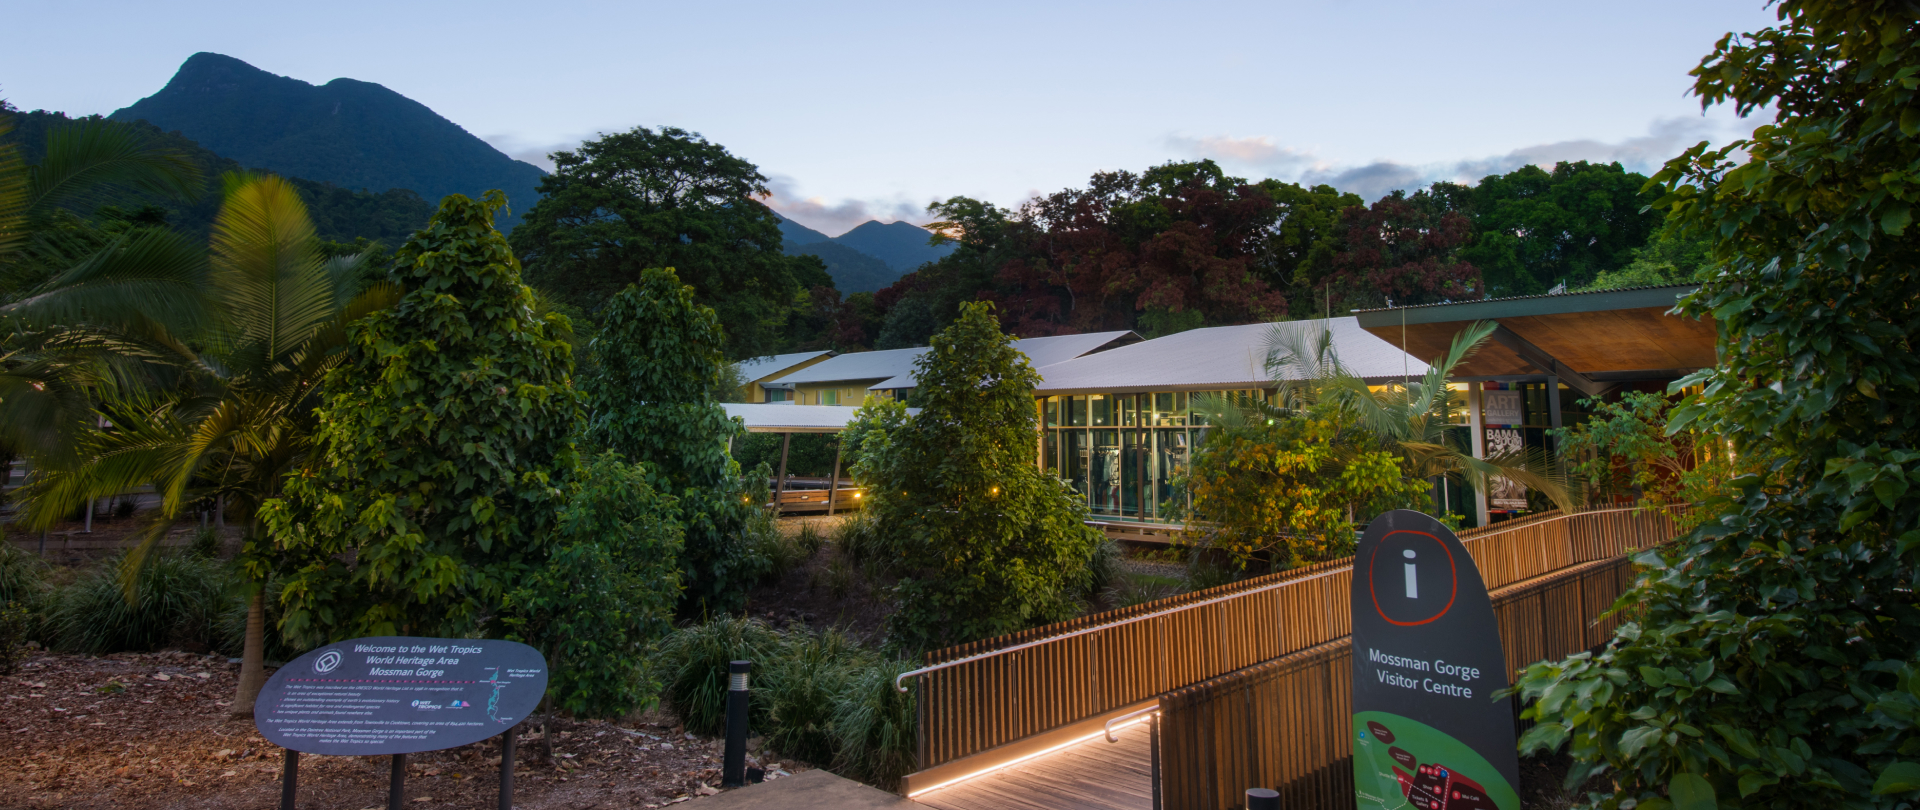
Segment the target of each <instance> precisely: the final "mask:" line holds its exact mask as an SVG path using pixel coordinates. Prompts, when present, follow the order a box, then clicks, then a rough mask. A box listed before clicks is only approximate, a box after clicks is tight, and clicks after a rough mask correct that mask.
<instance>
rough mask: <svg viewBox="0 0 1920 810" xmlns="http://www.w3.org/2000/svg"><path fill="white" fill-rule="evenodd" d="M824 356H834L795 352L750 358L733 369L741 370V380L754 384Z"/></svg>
mask: <svg viewBox="0 0 1920 810" xmlns="http://www.w3.org/2000/svg"><path fill="white" fill-rule="evenodd" d="M823 354H833V352H830V351H818V352H795V353H793V354H776V355H770V356H767V357H749V358H747V359H745V360H742V361H740V362H738V363H734V364H733V367H734V368H737V369H739V370H740V379H743V380H746V381H747V382H753V381H754V380H758V379H760V378H761V377H765V376H767V375H769V374H778V373H779V372H781V371H782V370H784V369H789V368H793V367H794V366H797V365H800V364H801V363H805V362H807V361H808V360H812V359H813V358H815V357H819V356H821V355H823Z"/></svg>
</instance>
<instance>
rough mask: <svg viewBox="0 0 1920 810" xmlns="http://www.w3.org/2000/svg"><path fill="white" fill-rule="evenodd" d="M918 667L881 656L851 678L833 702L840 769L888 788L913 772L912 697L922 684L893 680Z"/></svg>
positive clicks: (914, 741)
mask: <svg viewBox="0 0 1920 810" xmlns="http://www.w3.org/2000/svg"><path fill="white" fill-rule="evenodd" d="M919 666H920V665H919V664H916V663H914V662H913V661H911V660H909V659H904V658H888V659H881V660H879V661H875V662H873V663H871V664H868V665H865V666H862V667H861V668H860V669H858V670H856V671H855V672H853V673H852V675H851V676H850V677H849V678H848V679H847V686H846V689H845V691H844V692H842V693H841V696H840V699H839V700H838V701H837V705H836V706H835V707H834V719H833V733H834V737H835V738H837V740H838V743H839V747H838V749H837V751H836V755H835V757H834V766H835V768H836V769H837V770H839V771H840V772H841V773H843V774H847V775H849V776H852V777H854V778H856V779H862V780H865V781H867V782H870V783H872V784H875V785H879V786H881V787H883V788H886V789H889V790H891V789H893V788H894V787H896V786H897V785H899V783H900V777H902V776H905V775H907V774H909V773H912V772H913V771H914V769H915V768H916V767H917V766H916V763H917V762H918V760H917V758H916V756H915V753H914V752H915V750H916V749H915V744H916V741H917V737H915V729H916V728H917V725H916V722H915V715H914V700H915V699H916V695H915V690H917V689H918V688H919V687H918V686H917V685H916V684H917V682H910V683H909V685H908V687H907V691H905V692H902V691H900V690H899V689H898V688H896V687H895V686H894V685H893V683H894V679H895V678H896V677H898V676H899V675H900V673H903V672H909V671H911V670H914V669H917V668H918V667H919Z"/></svg>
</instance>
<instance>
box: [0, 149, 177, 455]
mask: <svg viewBox="0 0 1920 810" xmlns="http://www.w3.org/2000/svg"><path fill="white" fill-rule="evenodd" d="M12 128H13V125H12V121H11V117H10V116H7V115H6V114H4V113H0V137H4V136H5V135H6V134H7V133H8V132H10V131H11V130H12ZM202 183H203V178H202V177H201V175H200V172H199V169H198V168H196V167H195V166H194V165H193V163H192V162H191V161H189V160H188V159H187V157H186V156H185V155H183V154H180V153H178V152H176V151H173V150H170V149H167V148H164V147H159V146H155V145H154V144H153V143H152V142H151V141H149V140H148V139H147V138H146V137H145V136H144V135H143V134H142V133H141V132H139V131H138V130H137V129H134V128H133V127H130V126H127V125H125V124H121V123H118V122H113V121H104V120H91V121H82V122H79V123H76V124H74V125H71V126H67V127H62V128H59V129H55V130H53V131H52V132H50V133H48V135H47V142H46V155H45V157H44V159H43V160H41V162H40V163H39V164H38V165H35V166H27V165H26V163H25V162H24V160H22V158H21V156H20V152H19V147H18V146H17V145H16V144H12V143H6V144H0V269H3V270H7V271H9V272H7V273H6V275H8V276H14V277H18V276H21V275H22V274H23V273H22V271H23V269H24V268H26V267H27V266H29V265H33V266H35V267H36V268H37V267H41V266H46V267H51V268H52V270H51V272H49V273H46V275H47V277H46V278H45V279H42V280H38V281H34V280H31V279H29V280H28V282H27V285H26V287H25V289H19V290H9V289H0V457H4V458H6V459H11V458H12V457H13V456H14V455H15V454H17V453H26V454H30V455H34V456H36V457H53V456H57V455H60V454H62V453H63V452H65V451H68V450H70V449H71V448H72V446H73V443H74V442H75V441H76V440H77V438H78V437H79V436H81V435H83V434H84V433H85V431H86V430H88V429H90V428H91V427H92V421H91V417H92V403H93V401H94V400H95V399H96V398H97V396H98V392H100V391H102V390H105V389H109V388H114V387H120V386H128V385H138V384H143V383H149V382H153V381H154V378H155V377H156V375H159V376H164V375H166V374H167V372H168V371H169V370H170V369H175V368H178V367H179V364H180V362H181V360H182V359H183V357H184V355H182V353H181V351H182V349H183V347H182V346H181V345H179V344H178V343H177V341H174V340H172V339H171V338H170V337H169V335H171V334H178V333H180V331H181V329H182V328H183V327H185V326H187V325H190V324H192V323H194V322H196V321H197V320H198V319H199V318H200V317H202V315H203V313H204V298H203V296H202V289H203V287H204V285H205V277H206V258H205V253H204V252H203V251H202V250H201V249H200V248H197V247H195V246H193V245H192V244H191V243H190V242H189V240H187V239H185V238H183V237H181V236H179V235H178V234H175V233H173V232H171V231H168V230H165V229H138V230H132V231H129V232H127V233H124V234H121V235H119V236H117V237H114V238H111V239H108V240H106V242H105V243H104V244H91V243H85V242H80V241H76V240H73V239H70V238H65V237H62V236H61V235H60V234H59V233H58V229H56V228H54V227H52V225H53V223H54V222H55V220H56V218H57V217H58V216H59V215H60V213H61V211H62V209H66V208H73V207H81V206H86V205H89V204H93V203H97V202H100V201H102V200H103V199H105V196H104V195H106V194H108V193H110V192H113V191H116V190H126V191H138V192H145V193H148V194H153V195H158V196H162V197H173V198H186V197H191V196H193V194H194V193H195V192H196V191H197V190H198V189H199V188H200V187H201V185H202ZM189 354H190V353H189Z"/></svg>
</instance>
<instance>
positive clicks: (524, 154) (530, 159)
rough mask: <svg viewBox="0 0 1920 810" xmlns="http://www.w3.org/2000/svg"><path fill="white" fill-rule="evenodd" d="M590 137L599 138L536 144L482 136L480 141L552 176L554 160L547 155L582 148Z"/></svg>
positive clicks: (586, 136)
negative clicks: (582, 144)
mask: <svg viewBox="0 0 1920 810" xmlns="http://www.w3.org/2000/svg"><path fill="white" fill-rule="evenodd" d="M589 137H597V136H596V135H583V136H581V137H578V138H572V139H568V140H563V141H552V142H535V141H529V140H526V139H524V138H521V137H519V136H515V135H484V136H481V138H480V140H483V141H486V142H487V144H488V145H490V146H492V147H493V148H495V149H498V150H500V151H501V152H504V153H506V155H507V157H510V158H513V159H514V160H520V161H525V162H527V163H531V164H533V165H535V166H538V167H540V171H543V172H547V173H549V174H551V173H552V172H553V160H552V159H550V158H548V157H547V155H550V154H553V153H554V152H559V151H562V150H566V149H577V148H579V147H580V144H581V143H582V142H584V141H585V140H586V139H587V138H589Z"/></svg>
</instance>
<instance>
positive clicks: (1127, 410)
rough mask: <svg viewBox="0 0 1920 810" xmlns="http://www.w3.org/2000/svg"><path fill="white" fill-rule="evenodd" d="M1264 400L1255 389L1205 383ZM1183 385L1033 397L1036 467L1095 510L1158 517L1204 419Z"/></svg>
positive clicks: (1117, 516)
mask: <svg viewBox="0 0 1920 810" xmlns="http://www.w3.org/2000/svg"><path fill="white" fill-rule="evenodd" d="M1208 393H1216V394H1225V395H1228V396H1231V397H1232V398H1233V399H1234V401H1235V402H1239V403H1246V402H1250V401H1253V400H1261V401H1270V400H1271V397H1272V392H1270V391H1264V390H1259V389H1251V390H1237V391H1213V392H1208ZM1191 398H1192V397H1191V395H1189V394H1188V393H1187V392H1184V391H1169V392H1159V393H1148V394H1084V395H1080V396H1054V397H1044V398H1040V399H1039V401H1038V402H1037V403H1036V408H1037V409H1038V415H1039V418H1040V425H1041V428H1040V430H1041V433H1042V436H1041V439H1040V467H1041V469H1044V470H1046V471H1048V472H1049V473H1052V474H1054V475H1057V476H1059V477H1061V478H1064V479H1066V480H1067V482H1068V483H1069V484H1071V485H1072V486H1073V488H1074V490H1075V491H1076V492H1079V493H1080V494H1081V496H1082V497H1084V498H1086V499H1087V508H1088V509H1089V510H1090V511H1091V512H1092V513H1093V515H1094V517H1096V518H1107V519H1114V520H1129V521H1134V520H1137V521H1144V522H1163V521H1167V520H1169V519H1170V518H1169V516H1168V513H1169V510H1168V507H1169V506H1170V505H1171V504H1170V501H1171V500H1172V498H1173V497H1174V487H1173V482H1174V480H1175V479H1177V478H1179V477H1181V476H1184V475H1186V472H1187V462H1188V460H1189V459H1190V458H1191V453H1192V448H1193V447H1195V446H1196V445H1198V444H1199V442H1200V439H1201V436H1202V435H1203V434H1204V433H1205V430H1206V428H1205V427H1204V423H1205V420H1204V419H1200V418H1196V417H1195V415H1194V414H1193V413H1192V412H1191V411H1190V410H1189V406H1190V403H1191Z"/></svg>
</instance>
